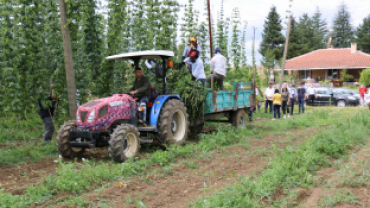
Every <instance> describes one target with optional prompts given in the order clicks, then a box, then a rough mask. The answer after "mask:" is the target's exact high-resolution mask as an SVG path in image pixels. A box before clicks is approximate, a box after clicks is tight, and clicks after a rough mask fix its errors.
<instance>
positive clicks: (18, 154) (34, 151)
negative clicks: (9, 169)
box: [0, 141, 58, 167]
mask: <svg viewBox="0 0 370 208" xmlns="http://www.w3.org/2000/svg"><path fill="white" fill-rule="evenodd" d="M57 155H58V151H57V149H56V147H55V141H53V142H50V143H48V144H46V145H44V146H40V145H37V144H32V145H29V146H21V147H18V148H14V149H0V158H1V160H0V167H1V166H6V165H12V164H18V163H25V162H37V161H39V160H40V159H42V158H50V157H56V156H57Z"/></svg>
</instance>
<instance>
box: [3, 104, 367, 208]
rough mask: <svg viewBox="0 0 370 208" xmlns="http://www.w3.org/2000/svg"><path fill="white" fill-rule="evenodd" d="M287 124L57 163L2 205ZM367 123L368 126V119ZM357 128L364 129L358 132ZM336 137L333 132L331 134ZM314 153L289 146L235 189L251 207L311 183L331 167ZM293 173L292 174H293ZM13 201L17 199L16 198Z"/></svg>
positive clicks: (140, 169)
mask: <svg viewBox="0 0 370 208" xmlns="http://www.w3.org/2000/svg"><path fill="white" fill-rule="evenodd" d="M324 111H325V110H322V111H319V112H324ZM341 115H342V117H344V116H347V114H345V113H343V114H341ZM295 120H299V121H297V126H306V127H308V126H317V125H323V124H329V123H331V122H337V121H338V115H329V114H326V113H325V112H324V113H322V114H320V113H317V114H315V115H312V114H304V115H302V116H300V117H298V118H296V119H295ZM289 122H291V121H289V120H281V121H280V122H268V123H267V124H261V125H262V127H263V128H262V130H261V129H260V128H245V129H235V128H230V127H219V129H218V131H217V132H213V133H211V134H201V135H200V141H199V143H191V144H188V145H185V146H176V145H174V146H171V147H169V148H168V150H167V151H161V150H158V151H156V152H154V153H153V154H151V155H147V158H141V159H139V160H138V159H134V158H133V159H130V160H128V161H126V162H125V163H122V164H114V163H112V162H95V161H85V162H84V163H83V164H80V163H76V162H70V163H63V162H62V161H61V160H59V167H58V170H57V172H58V174H51V175H49V176H46V177H45V178H44V181H43V183H40V184H35V185H33V186H30V187H27V191H26V194H24V195H21V196H13V195H10V196H9V195H8V194H7V193H2V192H0V204H1V205H4V206H8V205H9V206H10V207H18V205H20V204H18V201H19V200H17V199H16V198H17V197H22V198H25V199H27V200H23V201H22V202H19V203H22V204H21V205H22V206H23V205H24V206H29V205H30V204H32V203H42V202H43V201H45V200H50V199H51V198H52V197H53V195H54V194H56V193H59V192H69V193H73V194H80V193H82V192H84V191H86V190H87V189H88V190H89V189H92V188H94V187H95V186H96V185H99V184H100V183H101V182H102V181H112V180H117V179H119V178H128V177H132V176H134V175H135V176H143V175H145V174H147V171H148V169H149V167H150V166H151V165H153V164H159V165H161V166H163V167H166V166H167V165H169V164H172V163H174V162H176V161H177V158H182V157H186V158H190V157H199V155H210V154H209V153H210V152H211V151H219V150H223V149H224V148H225V146H231V145H235V144H239V143H245V138H253V137H254V135H259V136H262V135H264V134H267V133H271V132H280V131H284V130H288V129H290V128H291V124H290V123H289ZM366 122H367V123H368V121H367V120H366ZM361 126H363V125H361ZM341 130H342V128H339V127H338V132H339V134H341V132H342V131H341ZM356 130H360V129H359V128H357V129H356ZM362 132H364V131H362ZM334 135H335V134H332V135H331V136H334ZM343 135H344V134H343ZM343 138H344V137H343V136H341V137H340V139H343ZM356 138H357V137H356ZM333 141H334V140H333ZM351 141H353V139H352V140H351ZM343 148H344V149H345V148H346V147H345V146H344V147H343ZM343 148H342V149H343ZM309 151H311V152H309ZM315 152H316V149H315V148H314V147H312V144H311V145H310V144H309V145H307V146H304V147H302V148H301V150H300V151H293V150H292V149H288V148H287V149H286V150H285V153H282V154H281V155H280V156H279V157H278V160H280V161H278V162H276V161H275V162H276V164H274V163H271V164H270V165H269V169H268V170H267V171H266V172H265V173H263V174H264V177H262V178H261V179H258V178H257V177H256V176H254V177H252V178H251V179H244V180H243V182H242V183H241V184H239V185H240V187H239V188H237V189H242V191H241V193H243V194H242V196H245V198H243V200H244V199H248V198H249V199H251V200H252V201H245V203H244V205H248V204H250V205H251V206H253V205H256V204H258V203H259V200H256V196H257V198H263V197H269V196H271V195H272V194H273V193H274V191H275V190H276V187H277V185H280V182H281V181H282V182H283V183H284V184H285V185H284V187H289V186H297V185H305V184H311V183H312V175H311V173H310V171H313V170H316V169H317V168H319V167H320V165H328V162H327V161H326V159H325V152H320V154H319V155H317V154H315ZM343 152H344V150H343ZM285 160H286V161H285ZM284 161H285V162H284ZM279 171H280V172H279ZM291 173H294V174H293V175H291ZM251 193H253V194H251ZM230 194H231V195H234V193H226V194H225V195H224V197H225V203H226V205H227V206H229V205H230V206H231V205H232V204H233V203H236V204H239V205H240V202H238V201H234V198H233V197H231V196H230ZM228 196H230V197H228ZM12 197H14V198H13V200H12ZM217 201H218V200H216V201H215V204H217ZM228 202H230V203H231V204H229V203H228ZM241 204H243V203H241ZM22 206H21V207H22ZM235 207H237V206H235Z"/></svg>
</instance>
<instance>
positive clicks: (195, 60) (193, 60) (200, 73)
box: [185, 50, 206, 87]
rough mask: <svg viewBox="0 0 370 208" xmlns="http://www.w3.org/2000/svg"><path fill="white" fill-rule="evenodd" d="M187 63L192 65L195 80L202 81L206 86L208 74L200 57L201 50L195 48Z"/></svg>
mask: <svg viewBox="0 0 370 208" xmlns="http://www.w3.org/2000/svg"><path fill="white" fill-rule="evenodd" d="M185 63H186V64H189V65H191V68H192V71H191V74H192V75H193V78H194V79H195V81H199V82H201V83H202V85H203V87H204V84H205V82H206V74H205V73H204V64H203V61H202V59H200V58H199V52H198V51H197V50H194V51H193V52H192V53H191V54H190V59H186V60H185Z"/></svg>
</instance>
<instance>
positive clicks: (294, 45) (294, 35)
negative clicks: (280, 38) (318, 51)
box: [287, 17, 302, 59]
mask: <svg viewBox="0 0 370 208" xmlns="http://www.w3.org/2000/svg"><path fill="white" fill-rule="evenodd" d="M300 38H301V34H300V33H299V30H298V28H297V22H296V21H295V19H294V17H292V22H291V26H290V34H289V45H288V54H287V59H291V58H294V57H297V56H300V55H302V44H301V42H300Z"/></svg>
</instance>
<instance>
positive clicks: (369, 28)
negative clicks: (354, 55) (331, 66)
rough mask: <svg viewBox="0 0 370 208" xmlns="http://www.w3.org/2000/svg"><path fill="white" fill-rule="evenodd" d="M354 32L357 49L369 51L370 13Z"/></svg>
mask: <svg viewBox="0 0 370 208" xmlns="http://www.w3.org/2000/svg"><path fill="white" fill-rule="evenodd" d="M356 34H357V44H358V45H357V46H358V49H359V50H362V51H363V52H366V53H370V15H369V16H368V17H366V18H364V20H363V23H362V24H360V25H359V26H358V28H357V32H356Z"/></svg>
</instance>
